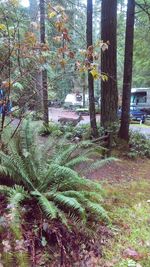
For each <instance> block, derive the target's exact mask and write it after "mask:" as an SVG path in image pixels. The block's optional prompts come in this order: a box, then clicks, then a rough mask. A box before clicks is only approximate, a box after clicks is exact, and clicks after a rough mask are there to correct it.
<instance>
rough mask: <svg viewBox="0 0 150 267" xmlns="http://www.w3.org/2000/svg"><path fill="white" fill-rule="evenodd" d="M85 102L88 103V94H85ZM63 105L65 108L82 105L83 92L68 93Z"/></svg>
mask: <svg viewBox="0 0 150 267" xmlns="http://www.w3.org/2000/svg"><path fill="white" fill-rule="evenodd" d="M85 104H86V105H88V94H85ZM64 107H66V108H75V107H83V94H82V93H76V94H73V93H72V94H68V95H67V96H66V98H65V101H64Z"/></svg>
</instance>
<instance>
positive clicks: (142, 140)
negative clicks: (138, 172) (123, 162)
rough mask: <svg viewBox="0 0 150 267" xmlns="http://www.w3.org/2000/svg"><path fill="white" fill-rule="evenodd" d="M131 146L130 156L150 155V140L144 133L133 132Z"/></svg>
mask: <svg viewBox="0 0 150 267" xmlns="http://www.w3.org/2000/svg"><path fill="white" fill-rule="evenodd" d="M129 146H130V152H129V153H128V156H129V157H131V158H136V157H138V156H139V157H148V158H149V157H150V140H149V139H147V138H146V136H145V135H144V134H141V133H138V132H131V135H130V142H129Z"/></svg>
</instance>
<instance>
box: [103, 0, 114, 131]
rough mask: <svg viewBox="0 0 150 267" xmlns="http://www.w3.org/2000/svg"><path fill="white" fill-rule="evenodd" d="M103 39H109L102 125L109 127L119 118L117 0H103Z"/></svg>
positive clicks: (105, 67) (106, 54)
mask: <svg viewBox="0 0 150 267" xmlns="http://www.w3.org/2000/svg"><path fill="white" fill-rule="evenodd" d="M101 12H102V13H101V40H103V41H104V42H106V41H109V43H110V45H109V48H108V50H105V51H104V52H103V51H102V55H101V72H102V73H105V74H107V75H108V81H101V126H103V127H104V128H107V127H109V126H111V125H112V124H113V123H114V122H115V121H116V120H117V108H118V90H117V0H111V1H110V0H102V11H101Z"/></svg>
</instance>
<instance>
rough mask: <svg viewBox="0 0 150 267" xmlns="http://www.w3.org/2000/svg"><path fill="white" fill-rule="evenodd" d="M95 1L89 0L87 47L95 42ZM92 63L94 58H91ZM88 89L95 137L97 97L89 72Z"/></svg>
mask: <svg viewBox="0 0 150 267" xmlns="http://www.w3.org/2000/svg"><path fill="white" fill-rule="evenodd" d="M92 33H93V1H92V0H87V30H86V40H87V48H88V47H89V46H91V45H92V44H93V40H92V37H93V34H92ZM90 61H91V63H92V61H93V59H92V58H91V60H90ZM88 89H89V112H90V125H91V131H92V135H93V136H94V137H97V136H98V130H97V125H96V112H95V99H94V81H93V76H92V74H91V73H90V71H89V72H88Z"/></svg>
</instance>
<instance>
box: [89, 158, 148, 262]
mask: <svg viewBox="0 0 150 267" xmlns="http://www.w3.org/2000/svg"><path fill="white" fill-rule="evenodd" d="M86 176H87V178H90V179H94V180H97V181H101V182H102V183H103V187H104V188H105V189H106V192H107V196H106V201H105V208H106V210H108V213H109V216H110V218H111V220H112V226H111V230H112V233H113V237H112V238H111V239H110V240H109V242H108V243H107V245H106V246H105V248H104V251H103V258H102V259H101V260H100V262H99V265H98V264H97V265H95V267H96V266H101V267H131V266H133V267H150V160H148V159H138V160H136V161H131V160H130V161H129V160H126V159H123V160H120V161H118V162H112V163H109V164H107V165H105V166H104V167H102V168H101V169H99V170H97V171H93V172H91V173H88V175H86ZM89 267H90V266H89Z"/></svg>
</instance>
